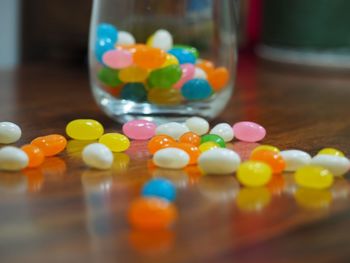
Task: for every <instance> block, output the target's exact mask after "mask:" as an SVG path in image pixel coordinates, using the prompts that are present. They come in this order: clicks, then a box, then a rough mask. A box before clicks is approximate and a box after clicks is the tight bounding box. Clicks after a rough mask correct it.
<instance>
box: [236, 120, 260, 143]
mask: <svg viewBox="0 0 350 263" xmlns="http://www.w3.org/2000/svg"><path fill="white" fill-rule="evenodd" d="M233 132H234V134H235V137H236V138H237V139H238V140H240V141H243V142H258V141H261V140H262V139H264V138H265V135H266V130H265V128H264V127H262V126H261V125H259V124H257V123H255V122H250V121H242V122H238V123H236V124H235V125H233Z"/></svg>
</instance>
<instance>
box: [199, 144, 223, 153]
mask: <svg viewBox="0 0 350 263" xmlns="http://www.w3.org/2000/svg"><path fill="white" fill-rule="evenodd" d="M215 148H220V146H219V145H218V144H217V143H215V142H205V143H202V144H201V145H199V150H200V151H201V152H202V153H203V152H206V151H209V150H211V149H215Z"/></svg>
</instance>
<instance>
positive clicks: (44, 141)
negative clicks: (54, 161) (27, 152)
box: [30, 134, 67, 157]
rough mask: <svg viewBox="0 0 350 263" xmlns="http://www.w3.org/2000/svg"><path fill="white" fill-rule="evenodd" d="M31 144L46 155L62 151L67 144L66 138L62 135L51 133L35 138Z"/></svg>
mask: <svg viewBox="0 0 350 263" xmlns="http://www.w3.org/2000/svg"><path fill="white" fill-rule="evenodd" d="M30 144H32V145H35V146H37V147H39V148H40V149H41V150H42V152H43V153H44V155H45V156H46V157H49V156H54V155H57V154H59V153H60V152H62V151H63V150H64V149H65V148H66V145H67V140H66V138H64V137H63V136H62V135H59V134H51V135H47V136H42V137H38V138H35V139H34V140H33V141H31V143H30Z"/></svg>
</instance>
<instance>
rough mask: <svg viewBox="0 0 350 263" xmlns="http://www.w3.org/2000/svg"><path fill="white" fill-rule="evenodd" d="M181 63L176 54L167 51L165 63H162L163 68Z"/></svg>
mask: <svg viewBox="0 0 350 263" xmlns="http://www.w3.org/2000/svg"><path fill="white" fill-rule="evenodd" d="M179 64H180V63H179V60H178V59H177V58H176V57H175V56H173V55H171V54H168V53H167V54H166V59H165V62H164V64H163V65H162V68H164V67H167V66H170V65H179Z"/></svg>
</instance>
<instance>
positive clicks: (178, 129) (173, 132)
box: [156, 122, 189, 140]
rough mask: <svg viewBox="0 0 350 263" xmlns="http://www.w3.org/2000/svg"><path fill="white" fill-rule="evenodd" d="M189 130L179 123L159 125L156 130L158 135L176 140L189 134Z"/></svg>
mask: <svg viewBox="0 0 350 263" xmlns="http://www.w3.org/2000/svg"><path fill="white" fill-rule="evenodd" d="M188 131H189V130H188V128H187V127H186V126H185V125H183V124H181V123H177V122H168V123H165V124H162V125H159V126H158V127H157V129H156V134H157V135H168V136H170V137H172V138H174V139H175V140H178V139H180V137H181V136H182V135H184V134H185V133H186V132H188Z"/></svg>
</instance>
